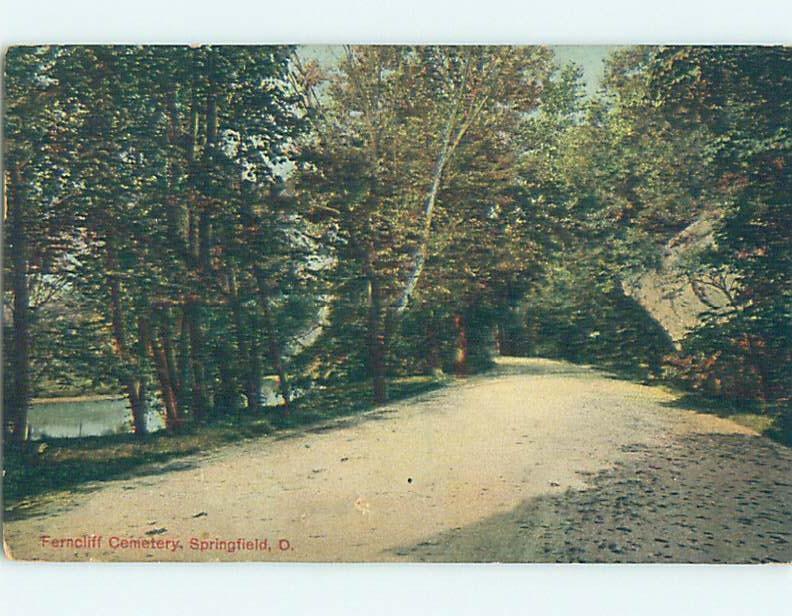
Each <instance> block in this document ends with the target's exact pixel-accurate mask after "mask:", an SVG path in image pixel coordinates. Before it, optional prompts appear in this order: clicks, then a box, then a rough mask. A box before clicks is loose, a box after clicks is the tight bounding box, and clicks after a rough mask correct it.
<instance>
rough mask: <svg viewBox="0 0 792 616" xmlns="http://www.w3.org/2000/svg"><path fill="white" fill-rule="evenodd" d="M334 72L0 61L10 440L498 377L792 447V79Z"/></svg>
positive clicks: (257, 65) (510, 54)
mask: <svg viewBox="0 0 792 616" xmlns="http://www.w3.org/2000/svg"><path fill="white" fill-rule="evenodd" d="M334 57H335V60H334V61H333V62H318V61H317V60H315V59H311V57H310V56H308V55H306V54H304V53H302V52H301V50H300V49H294V48H289V47H282V46H278V47H231V46H217V47H216V46H203V47H128V46H121V47H17V48H13V49H11V50H10V51H9V52H8V55H7V58H6V75H5V92H4V95H5V110H6V111H5V117H4V122H5V124H4V131H5V140H4V161H5V166H4V176H3V182H4V195H5V204H4V215H3V220H4V251H5V253H4V272H3V275H4V281H5V287H4V304H3V311H4V312H3V316H4V319H3V323H4V328H3V349H4V358H3V360H4V375H5V376H4V418H5V430H6V433H7V435H8V436H9V438H11V439H12V440H15V441H23V440H25V438H26V426H27V419H26V417H27V409H28V407H29V404H30V400H31V398H32V397H33V396H34V395H47V394H49V395H52V394H56V393H58V392H63V391H67V390H68V391H75V390H76V391H80V392H82V393H90V392H97V391H103V392H113V393H116V392H117V393H120V394H123V395H124V396H126V398H127V399H128V401H129V406H130V408H131V412H132V428H133V431H134V433H135V434H137V435H144V434H145V433H146V432H147V429H148V428H147V422H146V418H147V416H148V414H149V413H150V412H151V411H152V410H153V411H156V412H158V413H161V414H162V416H163V417H164V421H165V426H166V428H167V429H168V430H169V431H179V430H180V429H181V428H183V427H184V426H185V425H196V424H203V423H211V422H213V421H216V420H218V419H219V418H222V417H228V416H237V415H240V414H261V413H268V414H281V415H286V414H299V413H300V412H301V408H300V405H301V400H302V399H303V396H306V395H309V394H310V392H312V391H315V390H316V391H318V390H321V389H322V388H323V387H326V386H328V385H330V384H337V383H346V384H356V383H367V385H366V387H367V390H368V391H369V392H370V393H369V394H368V395H369V397H370V400H371V401H372V402H373V403H376V404H379V403H383V402H385V401H387V400H388V399H389V397H390V391H389V384H390V383H391V382H392V381H393V379H395V378H397V377H405V376H410V375H418V374H425V375H432V376H435V377H437V378H440V376H441V375H442V374H457V375H465V374H471V373H474V372H476V371H479V370H482V369H484V368H486V367H488V365H489V363H490V361H491V357H492V356H493V355H494V354H496V353H498V352H500V353H502V354H509V355H540V356H549V357H560V358H565V359H569V360H572V361H576V362H585V363H595V364H599V365H603V366H606V367H609V368H612V369H615V370H622V371H625V372H628V373H630V374H631V375H634V376H638V377H639V378H642V379H652V380H660V379H664V380H667V381H671V382H674V383H676V384H677V385H679V386H682V387H685V388H687V389H689V390H691V391H696V392H699V393H701V394H704V395H706V396H710V397H715V398H717V399H721V400H731V401H734V402H735V403H736V404H741V405H749V406H750V407H751V408H755V409H757V410H758V412H760V413H763V414H766V415H767V416H768V417H770V418H771V419H773V421H775V422H776V425H777V429H778V430H780V431H782V432H783V431H784V430H786V432H787V434H788V433H789V431H790V430H792V410H791V408H790V393H791V392H792V370H790V360H792V357H790V355H791V354H792V319H790V311H791V307H792V281H791V280H790V273H792V262H791V261H790V253H791V252H792V251H790V246H791V245H792V244H791V243H790V241H791V239H792V238H790V233H791V232H790V229H792V219H791V218H790V202H789V198H790V194H792V191H791V189H792V177H790V173H791V170H792V159H791V156H790V153H791V152H792V141H791V139H792V137H791V136H790V128H791V127H792V103H790V98H789V93H790V92H792V51H790V50H789V49H784V48H774V47H639V48H630V49H623V50H619V51H616V52H614V53H613V54H612V55H611V57H610V58H609V59H608V61H607V64H606V69H605V76H604V78H603V81H602V84H601V87H600V89H599V92H598V93H597V94H596V95H595V96H593V97H592V96H587V95H586V94H585V91H584V84H583V80H582V72H581V70H580V68H578V67H576V66H574V65H566V66H562V65H560V63H559V62H558V61H557V60H556V58H555V56H554V53H553V51H552V50H551V49H549V48H545V47H406V46H405V47H345V48H339V49H337V50H336V53H335V56H334ZM702 227H704V228H705V232H704V233H703V234H702V237H703V240H702V241H699V242H695V243H687V244H686V238H687V237H689V236H690V230H691V229H699V228H702ZM670 257H673V259H671V258H670ZM672 260H673V267H672V266H671V264H670V262H671V261H672ZM653 272H664V275H665V276H666V277H665V278H664V280H665V281H666V283H665V286H664V291H663V292H664V293H665V295H666V297H664V298H663V301H666V300H668V298H669V297H671V296H673V295H674V294H680V293H683V292H687V293H692V294H693V296H695V298H696V300H697V302H698V303H697V304H695V306H696V310H695V311H694V312H695V314H692V315H690V316H691V317H692V321H691V323H693V324H692V325H691V326H690V327H688V328H687V329H686V330H685V331H684V332H682V334H677V333H675V332H671V331H669V328H668V327H667V325H666V324H665V323H664V322H663V318H662V316H658V313H657V311H656V310H654V308H656V306H652V305H651V304H650V303H647V302H646V301H641V294H640V292H639V290H640V289H641V288H642V287H641V285H642V284H643V282H642V281H644V280H645V279H646V276H647V275H648V274H651V273H653ZM669 281H672V282H669ZM266 377H272V379H273V380H274V382H275V383H276V393H277V397H278V404H277V405H270V406H266V405H265V401H264V399H263V397H262V384H263V381H264V380H265V378H266Z"/></svg>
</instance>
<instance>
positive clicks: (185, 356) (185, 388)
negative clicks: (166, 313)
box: [178, 304, 195, 416]
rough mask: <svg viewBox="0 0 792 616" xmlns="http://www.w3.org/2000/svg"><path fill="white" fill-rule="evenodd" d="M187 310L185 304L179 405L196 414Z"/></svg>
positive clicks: (181, 343) (182, 315)
mask: <svg viewBox="0 0 792 616" xmlns="http://www.w3.org/2000/svg"><path fill="white" fill-rule="evenodd" d="M187 312H188V310H187V306H186V304H183V305H182V308H181V313H180V315H179V353H178V362H179V406H180V407H181V408H182V409H190V412H191V413H192V415H193V416H195V409H194V408H193V405H192V401H191V400H190V393H191V391H192V384H193V379H192V366H191V363H190V324H189V318H188V316H187Z"/></svg>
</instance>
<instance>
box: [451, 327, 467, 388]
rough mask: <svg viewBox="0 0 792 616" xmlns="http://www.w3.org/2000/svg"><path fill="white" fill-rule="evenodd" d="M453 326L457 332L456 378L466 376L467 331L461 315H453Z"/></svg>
mask: <svg viewBox="0 0 792 616" xmlns="http://www.w3.org/2000/svg"><path fill="white" fill-rule="evenodd" d="M454 326H455V327H456V331H457V336H456V352H455V353H454V372H455V373H456V374H457V376H465V375H466V374H467V360H468V339H467V330H466V329H465V318H464V317H463V316H462V315H461V314H455V315H454Z"/></svg>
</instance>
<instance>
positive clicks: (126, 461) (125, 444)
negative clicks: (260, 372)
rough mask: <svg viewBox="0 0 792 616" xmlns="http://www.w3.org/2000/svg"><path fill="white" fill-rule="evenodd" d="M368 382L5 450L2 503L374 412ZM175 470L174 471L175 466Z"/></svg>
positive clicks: (413, 382) (402, 383)
mask: <svg viewBox="0 0 792 616" xmlns="http://www.w3.org/2000/svg"><path fill="white" fill-rule="evenodd" d="M445 382H446V381H443V380H438V379H434V378H432V377H424V376H415V377H408V378H401V379H395V380H393V381H392V382H391V383H390V386H389V393H390V398H391V400H400V399H404V398H407V397H410V396H414V395H417V394H419V393H423V392H426V391H430V390H432V389H437V388H439V387H442V386H443V385H444V384H445ZM370 389H371V387H370V385H369V384H368V383H352V384H344V385H335V386H332V387H327V388H324V389H321V390H315V391H314V392H313V393H312V394H311V395H310V396H306V397H305V398H304V399H302V400H300V401H299V403H298V404H295V405H294V406H293V408H292V409H291V411H290V412H289V414H288V415H285V414H284V413H283V408H268V409H265V410H263V411H262V412H260V413H257V414H250V413H245V412H241V413H239V414H235V415H226V416H223V417H221V418H219V419H217V420H215V421H213V422H211V423H208V424H204V425H187V426H185V427H183V428H182V429H181V430H180V431H179V432H176V433H167V432H164V431H161V432H155V433H153V434H149V435H146V436H144V437H136V436H134V435H132V434H117V435H109V436H94V437H83V438H68V439H46V440H45V441H32V442H29V443H28V444H27V446H26V447H25V448H24V449H15V448H11V447H6V449H5V452H4V461H3V462H4V464H3V468H4V471H5V473H4V478H3V504H4V510H5V517H6V519H14V518H20V517H26V516H28V515H31V514H34V513H35V512H36V511H37V510H38V508H39V506H40V502H38V501H40V498H39V497H42V496H46V495H47V494H49V493H54V492H59V491H63V490H73V489H79V488H81V487H86V484H89V483H91V482H96V481H107V480H111V479H119V478H123V477H131V476H140V475H146V474H156V473H158V472H162V470H163V469H162V465H163V464H164V463H168V462H174V463H175V462H177V461H178V459H179V458H182V457H185V456H188V455H191V454H196V453H200V452H206V451H211V450H213V449H216V448H218V447H221V446H223V445H227V444H229V443H234V442H239V441H241V440H247V439H254V438H261V437H264V436H269V435H272V434H277V433H279V432H280V433H284V434H285V433H287V432H288V431H289V430H299V429H300V428H309V427H311V426H316V425H319V424H321V423H322V422H325V421H328V420H332V419H334V418H340V417H351V416H354V415H358V414H360V413H364V412H366V411H368V410H371V409H372V408H374V404H373V400H372V397H371V392H370ZM170 468H172V467H170Z"/></svg>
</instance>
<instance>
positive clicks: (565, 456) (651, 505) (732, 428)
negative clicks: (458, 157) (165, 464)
mask: <svg viewBox="0 0 792 616" xmlns="http://www.w3.org/2000/svg"><path fill="white" fill-rule="evenodd" d="M675 398H676V396H675V395H674V394H673V393H672V392H669V391H667V390H664V389H661V388H654V387H647V386H643V385H639V384H635V383H631V382H627V381H623V380H619V379H615V378H611V377H609V376H608V375H606V374H603V373H601V372H597V371H595V370H592V369H588V368H583V367H579V366H573V365H571V364H566V363H563V362H555V361H549V360H543V359H517V358H502V359H501V360H499V364H498V368H497V369H496V371H495V372H494V373H491V374H488V375H484V376H480V377H474V378H470V379H467V380H462V381H459V382H457V383H456V384H454V385H452V386H450V387H447V388H444V389H442V390H438V391H435V392H432V393H429V394H425V395H422V396H420V397H418V398H413V399H411V400H408V401H403V402H400V403H396V404H392V405H389V406H387V407H383V408H380V409H378V410H376V411H373V412H370V413H367V414H365V415H362V416H359V417H356V418H354V419H351V420H349V419H347V420H344V421H339V422H337V423H336V424H330V425H327V426H324V427H321V428H315V429H311V430H307V431H304V432H301V433H299V434H291V435H288V436H286V437H284V436H280V437H278V436H276V437H267V438H262V439H259V440H256V441H248V442H245V443H242V444H239V445H233V446H228V447H225V448H223V449H220V450H218V451H215V452H212V453H210V454H207V455H204V456H196V457H192V458H188V459H186V460H185V461H184V464H182V465H181V468H180V469H179V470H166V471H165V472H163V473H161V474H155V475H147V476H143V477H135V478H131V479H120V480H114V481H108V482H103V483H100V484H97V485H96V486H94V487H95V489H94V490H92V491H88V492H81V493H75V494H72V495H69V496H68V499H67V501H68V502H67V501H64V505H68V506H63V507H60V508H58V507H56V506H54V505H53V506H50V507H49V508H48V509H47V511H46V512H45V513H44V514H43V515H40V516H37V517H31V518H28V519H22V520H16V521H10V522H7V523H6V524H5V527H4V530H5V533H4V534H5V543H6V550H7V553H9V554H10V555H11V556H12V557H13V558H19V559H26V560H28V559H43V560H139V561H146V560H177V561H183V560H231V561H233V560H272V561H286V560H299V561H404V560H408V561H409V560H430V561H463V562H469V561H553V562H556V561H562V562H567V561H581V560H582V561H595V562H600V561H602V562H610V561H617V562H667V561H682V562H724V561H725V562H761V561H790V560H792V549H790V541H792V537H790V534H789V532H790V530H792V480H790V479H789V469H790V468H792V467H791V466H790V462H792V453H791V452H792V450H790V449H788V448H786V447H783V446H781V445H777V444H775V443H772V442H770V441H768V440H767V439H765V438H762V437H759V436H757V435H755V434H754V433H752V432H751V431H750V430H748V429H747V428H744V427H741V426H739V425H737V424H735V423H733V422H730V421H728V420H725V419H721V418H718V417H715V416H712V415H705V414H700V413H697V412H694V411H692V410H687V409H681V408H676V407H675V406H672V405H670V403H671V402H673V401H674V400H675ZM93 537H95V538H93Z"/></svg>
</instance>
